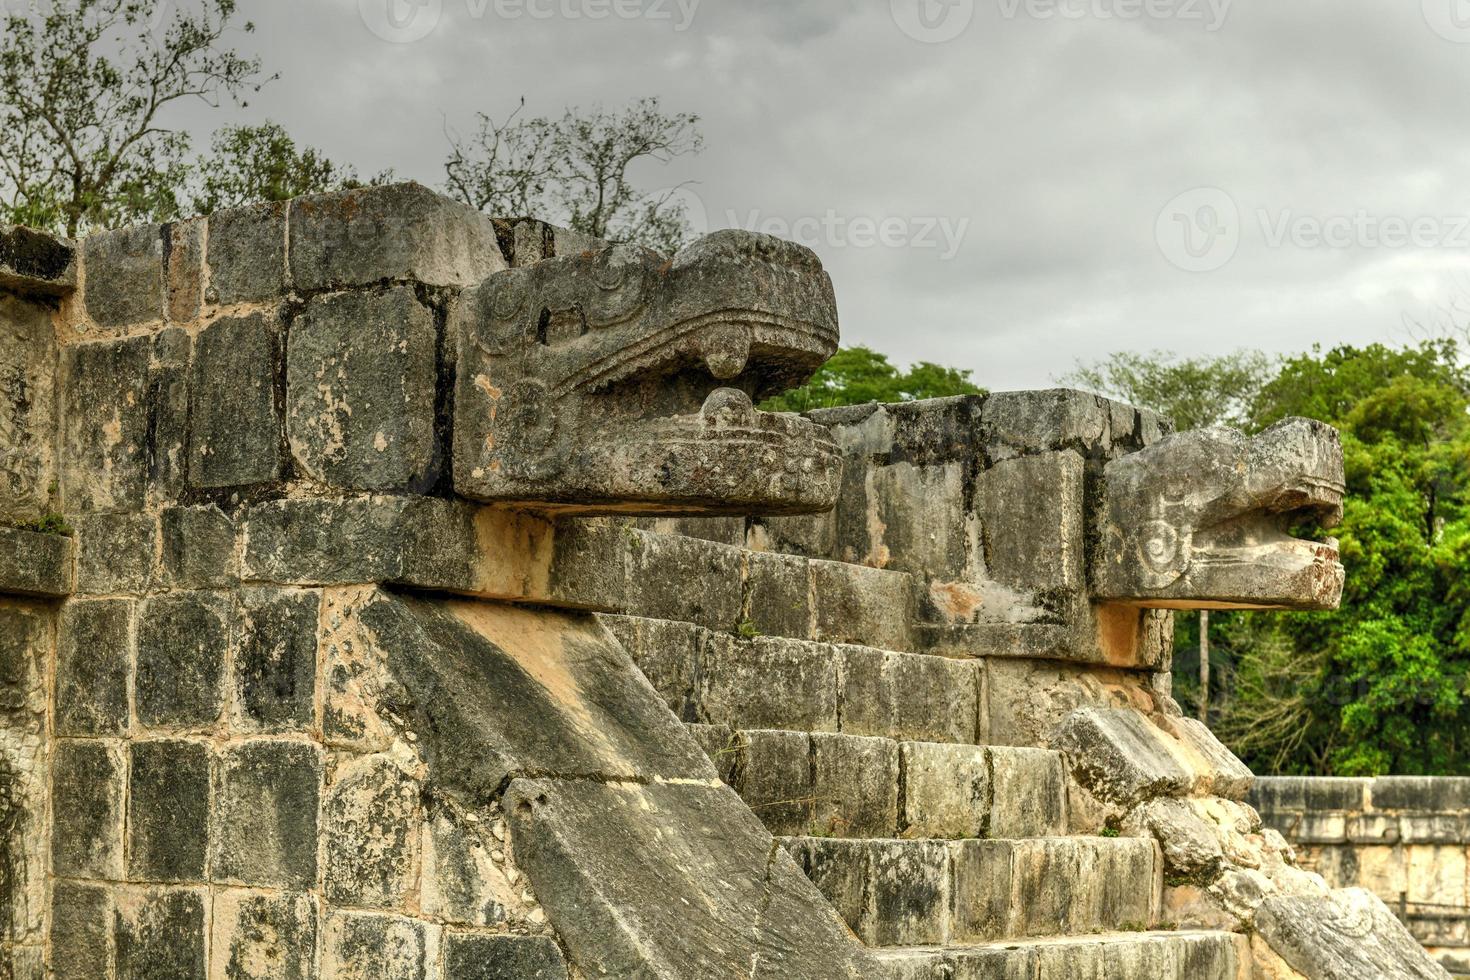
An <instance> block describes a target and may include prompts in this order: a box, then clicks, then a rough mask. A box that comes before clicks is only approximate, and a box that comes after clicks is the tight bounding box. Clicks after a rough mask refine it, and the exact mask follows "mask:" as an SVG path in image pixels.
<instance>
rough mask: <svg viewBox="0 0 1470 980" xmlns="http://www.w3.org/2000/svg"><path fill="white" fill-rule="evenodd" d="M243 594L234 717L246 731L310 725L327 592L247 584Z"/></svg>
mask: <svg viewBox="0 0 1470 980" xmlns="http://www.w3.org/2000/svg"><path fill="white" fill-rule="evenodd" d="M239 595H240V603H241V609H242V613H243V615H242V617H241V619H240V639H239V646H238V649H237V650H236V652H235V660H234V677H233V679H232V681H233V690H232V699H233V710H232V723H233V724H234V725H235V726H236V727H237V728H239V729H242V730H245V731H262V732H289V731H304V730H306V729H308V728H309V727H310V726H311V724H312V722H313V720H314V718H315V713H316V653H317V643H316V641H317V627H318V620H319V618H320V610H321V594H320V593H319V592H315V591H297V590H293V589H246V590H243V591H241V592H240V593H239Z"/></svg>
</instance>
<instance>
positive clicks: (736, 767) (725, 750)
mask: <svg viewBox="0 0 1470 980" xmlns="http://www.w3.org/2000/svg"><path fill="white" fill-rule="evenodd" d="M684 728H685V729H686V730H687V731H688V732H689V736H690V737H691V738H693V739H694V741H696V742H698V743H699V747H700V748H701V749H703V750H704V754H705V755H707V756H709V761H710V762H711V763H712V764H713V765H714V767H715V770H716V771H717V772H718V773H719V774H720V781H721V782H723V783H725V784H726V785H728V786H734V785H735V779H736V776H737V775H738V773H739V772H740V769H741V767H742V766H744V765H745V738H744V736H743V735H741V734H740V733H738V732H735V731H732V730H731V729H730V728H728V727H726V726H725V725H695V724H690V725H685V726H684Z"/></svg>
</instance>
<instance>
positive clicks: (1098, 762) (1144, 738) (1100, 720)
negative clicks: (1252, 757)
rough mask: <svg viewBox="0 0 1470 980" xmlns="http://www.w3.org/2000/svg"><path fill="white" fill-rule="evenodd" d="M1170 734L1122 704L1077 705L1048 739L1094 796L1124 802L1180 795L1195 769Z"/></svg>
mask: <svg viewBox="0 0 1470 980" xmlns="http://www.w3.org/2000/svg"><path fill="white" fill-rule="evenodd" d="M1169 743H1170V737H1169V736H1168V735H1166V734H1165V733H1164V732H1163V731H1162V730H1161V729H1160V728H1159V727H1158V726H1157V725H1155V724H1154V723H1153V722H1151V721H1150V720H1149V719H1148V717H1147V716H1145V715H1143V714H1141V713H1139V712H1137V711H1132V710H1129V709H1126V708H1119V709H1097V708H1079V709H1078V710H1076V711H1074V712H1072V714H1070V715H1068V716H1067V720H1066V721H1065V722H1064V723H1063V724H1062V726H1061V727H1060V728H1059V729H1058V730H1057V732H1056V735H1055V737H1054V738H1053V739H1052V745H1053V747H1055V748H1057V749H1059V750H1061V751H1063V752H1065V753H1067V756H1068V760H1069V762H1070V764H1071V766H1072V775H1073V777H1074V778H1075V779H1076V780H1077V781H1078V782H1079V783H1081V784H1082V785H1083V786H1084V787H1086V788H1087V789H1088V791H1090V792H1091V793H1092V794H1093V795H1094V796H1096V797H1098V798H1099V799H1102V800H1106V801H1108V802H1110V803H1116V804H1117V805H1119V806H1121V807H1124V808H1125V809H1126V808H1131V807H1132V806H1134V805H1136V804H1138V803H1141V802H1143V801H1145V800H1147V799H1150V798H1152V797H1156V796H1185V795H1187V794H1188V793H1189V792H1190V791H1191V790H1192V789H1193V787H1194V782H1195V780H1194V774H1193V773H1191V772H1190V771H1189V770H1188V769H1186V768H1185V767H1184V765H1182V764H1181V763H1180V761H1179V758H1178V757H1177V755H1176V754H1175V752H1174V751H1173V750H1172V747H1171V745H1170V744H1169Z"/></svg>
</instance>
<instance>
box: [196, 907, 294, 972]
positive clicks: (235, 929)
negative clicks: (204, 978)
mask: <svg viewBox="0 0 1470 980" xmlns="http://www.w3.org/2000/svg"><path fill="white" fill-rule="evenodd" d="M316 934H317V908H316V901H315V899H313V898H312V896H310V895H301V894H282V895H271V894H261V893H259V892H243V891H237V890H235V889H232V888H226V889H219V890H217V891H216V892H215V893H214V903H213V908H212V914H211V928H210V943H209V948H210V953H209V956H210V968H209V969H210V972H209V976H210V977H221V978H224V980H316V978H317V970H316V938H317V937H316Z"/></svg>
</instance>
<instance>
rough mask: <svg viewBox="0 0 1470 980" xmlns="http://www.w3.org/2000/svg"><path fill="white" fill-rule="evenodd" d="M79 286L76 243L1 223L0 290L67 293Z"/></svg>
mask: <svg viewBox="0 0 1470 980" xmlns="http://www.w3.org/2000/svg"><path fill="white" fill-rule="evenodd" d="M76 286H77V252H76V246H74V245H73V244H72V243H71V242H68V241H64V240H62V239H59V238H53V237H51V236H50V235H45V234H42V233H41V232H39V231H35V230H34V229H31V228H23V227H19V226H16V225H0V291H4V292H13V293H17V294H19V295H21V296H65V295H66V294H68V293H70V292H72V290H74V289H76Z"/></svg>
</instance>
